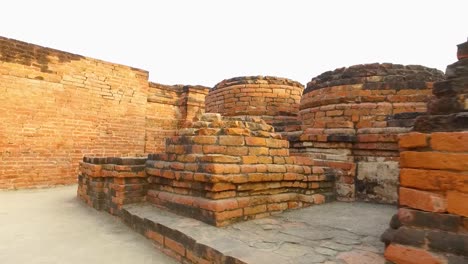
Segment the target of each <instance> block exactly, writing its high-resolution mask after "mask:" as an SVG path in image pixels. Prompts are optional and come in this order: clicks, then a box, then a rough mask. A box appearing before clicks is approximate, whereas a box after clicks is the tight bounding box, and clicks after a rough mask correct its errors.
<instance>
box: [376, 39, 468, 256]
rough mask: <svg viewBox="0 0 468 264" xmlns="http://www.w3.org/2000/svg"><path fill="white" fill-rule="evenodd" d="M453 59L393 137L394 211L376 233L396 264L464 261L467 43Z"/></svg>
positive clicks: (467, 232)
mask: <svg viewBox="0 0 468 264" xmlns="http://www.w3.org/2000/svg"><path fill="white" fill-rule="evenodd" d="M458 58H459V61H458V62H456V63H454V64H452V65H449V66H448V67H447V71H446V77H447V80H445V81H441V82H436V83H435V84H434V89H433V94H434V95H435V98H434V99H433V100H432V101H431V103H430V104H429V109H428V113H427V114H426V115H424V116H420V117H418V118H417V119H416V122H415V126H414V132H411V133H409V134H406V135H404V136H402V137H401V138H400V140H399V144H400V148H401V151H402V152H401V163H400V166H401V170H400V190H399V191H400V199H399V207H400V209H399V210H398V214H396V215H395V216H394V217H393V219H392V221H391V223H390V228H389V229H388V230H387V232H386V233H385V234H384V235H383V236H382V238H383V240H384V241H385V242H386V243H387V244H388V247H387V249H386V251H385V257H386V258H387V259H388V260H389V261H392V262H394V263H396V264H399V263H406V264H413V263H414V264H416V263H418V264H419V263H449V264H452V263H453V264H458V263H468V104H467V98H468V97H467V94H468V42H465V43H463V44H461V45H459V50H458Z"/></svg>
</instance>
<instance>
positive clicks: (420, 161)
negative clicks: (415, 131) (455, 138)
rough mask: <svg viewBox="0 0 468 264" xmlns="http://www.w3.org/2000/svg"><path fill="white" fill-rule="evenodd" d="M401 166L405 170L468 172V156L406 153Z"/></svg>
mask: <svg viewBox="0 0 468 264" xmlns="http://www.w3.org/2000/svg"><path fill="white" fill-rule="evenodd" d="M400 164H401V167H403V168H423V169H438V170H458V171H468V154H461V153H460V154H455V153H442V152H415V151H404V152H402V153H401V154H400Z"/></svg>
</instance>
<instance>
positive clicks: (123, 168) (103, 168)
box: [78, 157, 148, 215]
mask: <svg viewBox="0 0 468 264" xmlns="http://www.w3.org/2000/svg"><path fill="white" fill-rule="evenodd" d="M145 162H146V158H114V157H108V158H95V157H85V158H83V161H82V162H80V174H79V176H78V197H79V198H80V199H82V200H83V201H85V202H86V203H87V204H88V205H89V206H91V207H93V208H95V209H97V210H105V211H108V212H110V213H111V214H115V215H119V214H120V210H121V209H122V206H123V205H125V204H130V203H138V202H144V201H145V200H146V191H147V185H148V182H147V180H146V173H145Z"/></svg>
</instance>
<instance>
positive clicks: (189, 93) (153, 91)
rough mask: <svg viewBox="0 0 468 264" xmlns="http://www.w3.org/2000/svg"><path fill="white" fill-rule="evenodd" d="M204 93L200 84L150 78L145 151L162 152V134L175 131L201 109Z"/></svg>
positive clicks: (163, 142)
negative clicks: (166, 81)
mask: <svg viewBox="0 0 468 264" xmlns="http://www.w3.org/2000/svg"><path fill="white" fill-rule="evenodd" d="M207 94H208V88H207V87H204V86H191V85H163V84H157V83H152V82H150V83H149V94H148V101H147V104H146V140H145V143H146V145H145V152H147V153H157V152H163V151H164V149H165V142H166V138H168V137H171V136H174V135H176V133H177V130H178V129H180V128H183V127H186V126H187V125H189V124H190V123H191V121H192V120H193V118H194V117H195V116H196V115H199V114H201V113H203V112H204V109H205V96H206V95H207Z"/></svg>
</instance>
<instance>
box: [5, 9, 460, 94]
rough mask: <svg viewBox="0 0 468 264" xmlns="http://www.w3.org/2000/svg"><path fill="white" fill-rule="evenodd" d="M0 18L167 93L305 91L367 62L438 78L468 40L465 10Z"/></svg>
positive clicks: (16, 14)
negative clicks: (233, 83)
mask: <svg viewBox="0 0 468 264" xmlns="http://www.w3.org/2000/svg"><path fill="white" fill-rule="evenodd" d="M1 9H2V12H1V15H0V35H2V36H4V37H9V38H14V39H19V40H22V41H26V42H30V43H34V44H39V45H43V46H47V47H51V48H55V49H59V50H64V51H68V52H72V53H77V54H80V55H85V56H88V57H93V58H97V59H102V60H106V61H110V62H116V63H120V64H125V65H129V66H132V67H136V68H141V69H144V70H147V71H149V72H150V80H151V81H154V82H159V83H164V84H201V85H207V86H213V85H214V84H216V83H218V82H220V81H221V80H223V79H226V78H231V77H235V76H245V75H274V76H279V77H287V78H291V79H294V80H297V81H299V82H301V83H303V84H305V83H307V82H308V81H309V80H310V79H311V78H312V77H314V76H316V75H318V74H320V73H322V72H325V71H328V70H333V69H335V68H339V67H343V66H350V65H354V64H361V63H373V62H392V63H401V64H421V65H425V66H429V67H434V68H438V69H441V70H444V71H445V66H446V65H447V64H450V63H453V62H454V61H455V60H456V55H455V54H456V44H459V43H462V42H464V41H466V39H467V37H468V15H467V14H466V11H467V10H468V1H467V0H460V1H457V0H440V1H433V0H426V1H422V0H421V1H418V0H392V1H389V0H387V1H378V0H369V1H365V0H362V1H351V0H342V1H338V0H320V1H319V0H315V1H314V0H308V1H306V0H304V1H299V0H297V1H295V0H284V1H274V0H269V1H259V0H257V1H255V0H250V1H247V0H235V1H223V0H212V1H205V0H185V1H182V0H167V1H150V0H147V1H143V0H131V1H130V0H129V1H118V0H114V1H99V0H92V1H90V0H80V1H75V0H73V1H72V0H68V1H59V0H56V1H51V0H41V1H34V0H31V1H24V0H5V1H3V2H2V3H1Z"/></svg>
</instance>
